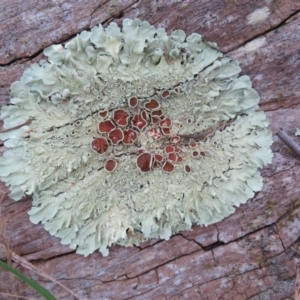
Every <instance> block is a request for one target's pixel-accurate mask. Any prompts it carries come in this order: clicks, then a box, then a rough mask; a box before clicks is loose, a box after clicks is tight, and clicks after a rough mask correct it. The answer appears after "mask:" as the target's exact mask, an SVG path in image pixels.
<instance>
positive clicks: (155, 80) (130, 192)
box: [0, 19, 272, 256]
mask: <svg viewBox="0 0 300 300" xmlns="http://www.w3.org/2000/svg"><path fill="white" fill-rule="evenodd" d="M44 54H45V56H47V60H42V61H40V62H39V63H36V64H33V65H31V66H30V68H28V69H27V70H26V71H25V72H24V74H23V76H22V78H21V79H20V80H19V81H17V82H15V83H13V84H12V86H11V103H10V105H8V106H5V107H3V108H2V111H1V119H2V120H3V122H4V125H3V126H4V128H5V129H11V130H7V131H4V132H3V133H0V138H1V139H2V140H4V141H5V146H6V148H8V150H7V151H6V152H5V153H4V155H3V157H1V158H0V177H1V180H2V181H4V182H5V183H6V184H7V185H8V186H9V188H10V190H11V194H10V196H11V197H12V198H13V199H14V200H20V199H21V198H22V197H23V196H24V195H26V194H27V195H30V194H33V202H32V208H31V210H30V212H29V214H30V220H31V221H32V222H33V223H38V222H42V224H44V226H45V229H46V230H48V231H49V232H50V234H51V235H55V236H57V237H59V238H61V242H62V243H63V244H69V245H70V247H71V248H72V249H76V251H77V253H80V254H83V255H85V256H86V255H89V254H90V253H92V252H94V251H95V250H99V251H101V252H102V254H103V255H108V248H109V247H110V246H111V245H112V244H119V245H124V246H132V245H139V244H140V243H141V242H143V241H144V240H146V239H148V238H163V239H168V238H170V236H171V235H172V234H175V233H176V232H179V231H181V230H188V229H190V228H191V224H193V223H196V224H199V225H208V224H212V223H215V222H218V221H220V220H222V219H223V218H225V217H227V216H228V215H230V214H231V213H233V212H234V210H235V208H236V207H237V206H239V205H240V204H242V203H245V202H246V201H247V200H248V199H249V198H251V197H253V196H254V193H255V192H257V191H259V190H260V189H261V188H262V178H261V175H260V172H259V169H260V168H262V167H264V166H265V165H266V164H268V163H269V162H270V161H271V157H272V153H271V150H270V145H271V143H272V138H271V133H270V131H269V130H268V129H267V128H266V127H267V125H268V122H267V120H266V116H265V114H264V113H263V112H262V111H259V107H258V102H259V97H258V94H257V92H256V91H255V90H253V89H252V87H251V82H250V79H249V77H248V76H239V73H240V71H241V69H240V67H239V65H238V63H237V62H236V61H233V60H230V59H229V58H226V57H223V55H222V53H221V52H220V51H219V50H218V49H217V47H216V45H215V44H210V43H206V42H205V41H203V39H202V37H201V35H199V34H196V33H193V34H191V35H190V36H186V35H185V33H184V32H183V31H182V30H176V31H174V32H172V33H171V34H170V35H167V34H166V32H165V30H164V29H163V28H158V29H156V28H155V27H154V26H151V25H150V24H149V23H148V22H143V21H140V20H139V19H135V20H130V19H125V20H124V21H123V24H122V27H121V28H120V27H118V25H117V24H115V23H111V24H110V25H109V26H108V27H107V28H105V29H104V28H103V27H102V26H101V25H99V26H96V27H94V28H92V29H91V31H83V32H82V33H80V34H79V35H78V36H77V37H75V38H74V39H72V40H71V41H69V42H68V43H66V44H65V45H64V46H63V45H53V46H50V47H48V48H47V49H45V51H44ZM24 124H25V125H24ZM50 148H51V151H49V149H50ZM14 166H18V168H15V167H14ZM158 220H159V221H158Z"/></svg>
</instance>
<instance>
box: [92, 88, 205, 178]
mask: <svg viewBox="0 0 300 300" xmlns="http://www.w3.org/2000/svg"><path fill="white" fill-rule="evenodd" d="M175 92H176V93H178V92H179V89H178V88H176V89H175ZM169 96H170V92H169V91H167V90H165V91H163V92H162V93H161V97H162V98H168V97H169ZM128 106H129V110H125V109H116V110H114V111H112V112H109V111H107V110H104V111H100V112H99V113H98V114H99V117H100V118H101V119H102V120H101V122H100V123H99V125H98V132H99V133H100V135H101V136H99V137H96V138H94V139H93V141H92V142H91V148H92V150H93V151H95V152H97V153H99V154H104V153H106V152H107V150H108V149H109V147H110V146H116V145H118V144H120V143H123V144H124V145H126V146H132V145H134V144H135V142H137V141H138V138H139V134H140V133H141V132H145V133H146V135H147V137H148V138H149V139H152V140H153V141H155V140H156V141H159V140H163V144H162V145H163V147H162V149H160V151H157V152H155V151H149V150H147V149H143V148H139V149H137V151H135V152H133V153H132V152H130V154H131V155H132V154H135V155H136V165H137V167H138V168H139V169H140V170H141V172H149V171H151V170H153V169H157V168H161V169H162V170H163V171H165V172H167V173H170V172H173V171H174V169H175V164H179V163H182V162H183V161H184V152H183V151H182V147H181V146H182V145H183V144H180V143H179V142H180V139H181V138H180V136H179V135H172V131H171V127H172V120H171V119H170V118H169V117H168V116H166V115H165V114H164V111H163V109H162V107H161V105H160V103H159V101H158V100H157V99H155V98H151V99H150V100H149V101H146V102H144V103H142V102H141V101H139V99H138V98H137V97H131V98H130V99H129V100H128ZM196 146H197V143H196V142H195V141H193V140H190V141H189V147H190V148H195V147H196ZM200 155H202V156H205V153H202V154H201V153H200ZM192 156H193V157H197V156H199V153H198V152H197V151H193V153H192ZM104 167H105V169H106V170H107V171H108V172H113V171H114V170H115V169H116V168H117V160H116V159H115V158H111V159H107V160H106V162H105V166H104ZM184 170H185V172H187V173H189V172H190V171H191V168H190V166H188V165H186V166H184Z"/></svg>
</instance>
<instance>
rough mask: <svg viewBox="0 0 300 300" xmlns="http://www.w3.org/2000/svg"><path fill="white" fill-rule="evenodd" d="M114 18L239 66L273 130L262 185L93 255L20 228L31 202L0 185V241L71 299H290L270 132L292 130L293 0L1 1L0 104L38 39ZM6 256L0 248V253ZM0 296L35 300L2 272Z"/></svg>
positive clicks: (287, 184)
mask: <svg viewBox="0 0 300 300" xmlns="http://www.w3.org/2000/svg"><path fill="white" fill-rule="evenodd" d="M4 8H5V9H4ZM125 17H130V18H133V17H139V18H141V19H144V20H147V21H149V22H150V23H152V24H153V25H156V26H164V27H165V28H167V30H168V31H169V32H170V31H171V30H173V29H178V28H180V29H183V30H185V31H186V32H187V33H188V34H190V33H192V32H199V33H201V34H202V35H203V36H204V37H205V39H207V40H209V41H214V42H217V43H218V45H219V47H220V49H221V50H222V51H223V52H225V53H226V55H228V56H229V57H231V58H234V59H237V60H238V61H239V62H240V64H241V67H242V70H243V74H247V75H249V76H250V77H251V79H252V82H253V85H254V88H255V89H256V90H257V91H258V92H259V94H260V96H261V103H260V106H261V108H262V109H263V110H265V111H266V113H267V116H268V119H269V121H270V128H271V130H272V132H273V134H274V144H273V146H272V150H273V152H274V158H273V163H272V164H271V165H270V166H268V167H266V168H265V169H264V170H263V171H262V174H263V177H264V187H263V190H262V191H261V192H259V193H257V195H256V197H255V198H254V199H252V200H249V201H248V202H247V203H246V204H244V205H242V206H241V207H239V208H238V209H237V211H236V213H235V214H233V215H232V216H230V217H228V218H226V219H225V220H223V221H221V222H219V223H217V224H214V225H211V226H209V227H207V228H201V227H199V226H194V230H193V231H188V232H182V233H180V234H177V235H176V236H174V237H172V238H171V239H170V240H169V241H160V240H152V241H148V242H146V243H144V244H143V245H141V247H132V248H123V247H119V246H114V247H112V249H111V251H110V255H109V257H106V258H104V257H102V256H101V254H99V253H94V254H93V255H91V256H89V257H88V258H84V257H82V256H79V255H77V254H75V253H74V251H71V250H70V249H69V248H68V247H67V246H62V245H61V244H60V243H59V239H57V238H54V237H51V236H50V235H49V234H48V233H47V232H46V231H45V230H44V229H43V227H42V225H33V224H31V223H30V222H29V219H28V215H27V211H28V210H29V208H30V206H31V200H30V199H24V200H22V201H19V202H13V201H12V200H10V199H8V197H7V196H5V193H6V192H7V189H6V188H5V186H4V185H3V184H1V185H0V199H1V193H2V194H3V195H4V197H3V199H2V205H1V219H0V231H1V232H0V243H2V244H7V245H8V246H9V247H10V249H12V250H13V251H14V252H15V253H17V254H18V255H20V256H22V257H23V258H26V259H27V260H28V261H30V262H31V263H32V264H33V265H34V266H36V267H38V268H39V269H40V270H42V271H43V272H46V273H48V274H49V275H51V276H52V277H54V278H55V279H56V280H59V281H61V282H62V283H63V284H64V285H66V286H67V287H68V288H70V289H72V290H73V291H74V292H75V293H77V294H78V295H80V299H188V298H190V299H203V300H204V299H207V300H208V299H209V300H214V299H234V300H239V299H266V300H269V299H275V300H276V299H292V298H293V293H294V286H295V278H296V273H297V265H298V264H299V258H300V256H299V251H300V250H299V249H300V242H299V241H298V239H299V237H300V209H299V207H300V200H299V197H300V196H299V195H300V185H299V180H300V159H299V157H297V156H296V155H295V154H294V153H293V152H292V151H291V150H290V149H289V148H288V147H287V146H286V145H285V144H284V143H283V142H282V141H281V140H280V139H279V138H278V137H277V136H276V135H275V134H276V132H277V131H278V129H279V128H280V127H281V128H283V129H284V130H285V131H286V132H287V133H288V134H289V135H290V136H292V135H294V132H295V128H296V127H300V121H299V116H300V89H299V82H300V57H299V48H300V36H299V32H300V2H299V1H296V0H294V1H293V0H278V1H271V0H264V1H253V0H251V1H250V0H227V1H224V0H210V1H206V0H198V1H196V0H194V1H192V0H191V1H134V0H126V1H125V0H124V1H121V0H120V1H100V0H93V1H74V0H73V1H67V0H58V1H37V0H35V1H21V0H18V1H17V0H10V1H7V0H5V1H2V2H1V4H0V104H1V105H3V104H5V103H7V102H8V101H9V86H10V84H11V83H12V82H13V81H15V80H17V79H18V78H20V76H21V74H22V72H23V71H24V69H26V68H27V67H28V66H29V65H30V64H31V63H32V62H34V61H38V60H39V59H40V58H41V57H42V54H41V52H42V50H43V49H44V48H45V47H46V46H48V45H50V44H53V43H61V42H64V41H67V40H68V39H70V38H71V37H73V36H74V35H75V34H76V33H78V32H80V31H82V30H83V29H89V28H91V27H92V26H94V25H96V24H98V23H99V22H101V23H107V22H108V21H110V20H112V19H114V20H115V21H116V22H118V23H120V22H121V21H122V19H123V18H125ZM298 141H299V143H300V140H299V139H298ZM0 149H1V152H3V151H4V148H3V147H0ZM6 255H7V253H4V252H3V251H2V253H0V258H1V259H4V258H5V257H6ZM19 269H20V270H21V271H24V272H25V273H27V274H28V275H30V276H31V277H32V278H33V279H35V280H39V281H40V282H41V283H43V284H44V286H45V287H47V288H48V289H50V290H51V292H53V293H54V294H55V295H56V297H57V298H58V299H73V296H71V295H70V294H69V293H68V292H67V291H66V290H64V289H63V288H61V287H59V286H58V285H56V284H54V283H52V282H50V281H49V280H45V279H44V278H43V277H41V276H39V275H36V274H35V273H33V272H32V271H28V270H26V269H24V268H23V267H22V266H20V267H19ZM0 292H3V293H12V294H19V295H22V296H30V297H35V298H37V297H36V296H35V295H34V294H33V292H32V291H31V290H29V289H28V288H26V287H25V286H24V285H23V284H20V283H19V282H18V281H13V280H12V278H11V277H10V276H8V275H7V273H6V272H3V271H0ZM0 298H1V295H0ZM4 299H5V298H4Z"/></svg>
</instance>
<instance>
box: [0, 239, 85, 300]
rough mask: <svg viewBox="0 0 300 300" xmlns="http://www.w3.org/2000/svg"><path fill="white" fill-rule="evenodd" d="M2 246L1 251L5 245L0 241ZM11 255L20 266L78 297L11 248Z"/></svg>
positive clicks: (0, 246) (77, 297)
mask: <svg viewBox="0 0 300 300" xmlns="http://www.w3.org/2000/svg"><path fill="white" fill-rule="evenodd" d="M1 248H2V251H3V250H4V249H5V246H4V245H3V244H1V243H0V249H1ZM11 257H12V260H13V261H15V262H16V263H18V264H20V265H21V266H22V267H24V268H26V269H28V270H30V271H33V272H35V273H36V274H38V275H40V276H42V277H44V278H46V279H48V280H50V281H51V282H53V283H55V284H57V285H59V286H60V287H62V288H63V289H65V290H66V291H68V292H69V293H70V294H71V295H73V296H74V297H75V298H76V299H80V297H79V296H78V295H77V294H75V293H74V292H73V291H72V290H70V289H69V288H68V287H66V286H65V285H64V284H62V283H61V282H59V281H57V280H56V279H55V278H53V277H52V276H50V275H49V274H47V273H45V272H43V271H41V270H39V269H38V268H36V267H35V266H34V265H33V264H31V263H30V262H28V261H27V260H26V259H24V258H23V257H21V256H20V255H18V254H17V253H15V252H14V251H12V250H11Z"/></svg>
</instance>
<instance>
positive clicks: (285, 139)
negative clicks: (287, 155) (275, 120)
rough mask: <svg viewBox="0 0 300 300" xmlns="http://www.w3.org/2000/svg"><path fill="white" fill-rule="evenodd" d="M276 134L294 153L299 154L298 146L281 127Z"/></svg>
mask: <svg viewBox="0 0 300 300" xmlns="http://www.w3.org/2000/svg"><path fill="white" fill-rule="evenodd" d="M277 135H278V137H279V138H280V139H281V140H282V141H283V142H284V143H285V144H286V145H287V146H288V147H289V148H290V149H291V150H292V151H293V152H294V153H296V154H297V155H298V156H300V146H299V145H298V144H297V143H296V142H294V141H293V140H292V139H291V137H290V136H289V135H288V134H287V133H286V132H285V131H284V130H283V129H282V128H279V131H278V132H277Z"/></svg>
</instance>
